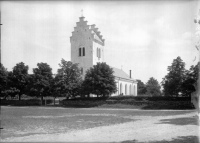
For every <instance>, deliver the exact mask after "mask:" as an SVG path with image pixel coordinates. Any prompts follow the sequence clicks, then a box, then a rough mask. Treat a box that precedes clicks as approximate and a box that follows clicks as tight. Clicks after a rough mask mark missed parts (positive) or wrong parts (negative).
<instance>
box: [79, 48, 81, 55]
mask: <svg viewBox="0 0 200 143" xmlns="http://www.w3.org/2000/svg"><path fill="white" fill-rule="evenodd" d="M79 56H81V48H79Z"/></svg>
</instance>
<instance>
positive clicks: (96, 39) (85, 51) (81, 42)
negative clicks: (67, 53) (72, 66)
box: [70, 16, 105, 77]
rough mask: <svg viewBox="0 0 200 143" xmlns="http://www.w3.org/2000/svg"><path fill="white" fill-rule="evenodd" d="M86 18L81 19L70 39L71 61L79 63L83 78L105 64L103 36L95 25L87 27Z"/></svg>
mask: <svg viewBox="0 0 200 143" xmlns="http://www.w3.org/2000/svg"><path fill="white" fill-rule="evenodd" d="M84 19H85V17H83V16H82V17H80V18H79V22H76V27H74V31H73V32H72V36H71V37H70V43H71V61H72V62H73V63H78V64H79V67H80V68H81V71H82V74H83V77H84V76H85V73H86V71H87V69H89V68H90V67H92V66H93V65H96V64H97V62H104V42H105V40H104V39H103V38H102V35H101V34H100V32H99V31H98V28H96V27H95V25H94V24H93V25H87V21H84Z"/></svg>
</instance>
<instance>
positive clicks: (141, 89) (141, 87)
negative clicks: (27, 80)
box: [137, 79, 147, 95]
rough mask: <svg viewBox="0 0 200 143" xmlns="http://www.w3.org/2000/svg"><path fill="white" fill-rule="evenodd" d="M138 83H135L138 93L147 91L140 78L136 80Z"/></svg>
mask: <svg viewBox="0 0 200 143" xmlns="http://www.w3.org/2000/svg"><path fill="white" fill-rule="evenodd" d="M137 82H138V84H137V88H138V89H137V91H138V94H139V95H140V94H145V93H146V92H147V89H146V86H145V84H144V83H143V82H142V81H141V80H139V79H138V80H137Z"/></svg>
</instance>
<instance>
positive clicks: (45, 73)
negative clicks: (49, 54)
mask: <svg viewBox="0 0 200 143" xmlns="http://www.w3.org/2000/svg"><path fill="white" fill-rule="evenodd" d="M37 66H38V67H37V68H34V69H33V75H32V76H31V78H30V81H31V82H30V83H31V84H29V86H31V87H32V88H31V89H30V92H31V93H30V94H31V95H35V96H37V97H41V102H43V97H44V96H49V95H51V92H50V91H51V81H52V79H53V77H52V69H51V68H50V66H49V65H48V64H47V63H38V64H37Z"/></svg>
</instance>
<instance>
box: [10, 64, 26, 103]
mask: <svg viewBox="0 0 200 143" xmlns="http://www.w3.org/2000/svg"><path fill="white" fill-rule="evenodd" d="M28 69H29V67H28V65H25V64H24V63H23V62H20V63H18V64H16V66H14V68H13V71H12V72H10V73H9V75H8V78H9V87H10V88H11V89H10V90H11V91H13V92H12V93H14V91H19V92H18V95H19V100H21V95H22V94H25V93H26V88H27V84H28V76H29V75H28ZM12 89H15V90H12Z"/></svg>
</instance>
